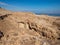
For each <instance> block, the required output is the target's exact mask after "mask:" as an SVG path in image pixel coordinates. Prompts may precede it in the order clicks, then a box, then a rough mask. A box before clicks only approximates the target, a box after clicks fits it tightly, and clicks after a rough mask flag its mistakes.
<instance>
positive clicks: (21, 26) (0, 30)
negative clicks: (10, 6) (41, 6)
mask: <svg viewBox="0 0 60 45" xmlns="http://www.w3.org/2000/svg"><path fill="white" fill-rule="evenodd" d="M0 45H60V17H55V16H48V15H36V14H33V13H30V12H11V11H7V10H5V9H2V8H0Z"/></svg>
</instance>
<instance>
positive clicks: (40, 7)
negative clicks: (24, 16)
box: [0, 0, 60, 14]
mask: <svg viewBox="0 0 60 45" xmlns="http://www.w3.org/2000/svg"><path fill="white" fill-rule="evenodd" d="M0 7H3V8H5V9H7V10H12V11H23V12H34V13H43V14H44V13H45V14H46V13H47V14H60V0H0Z"/></svg>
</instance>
